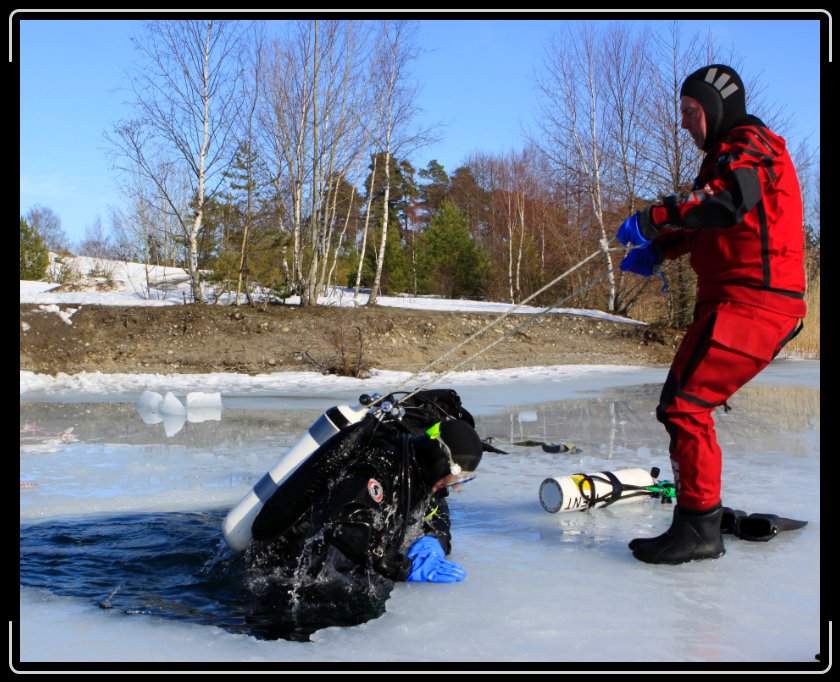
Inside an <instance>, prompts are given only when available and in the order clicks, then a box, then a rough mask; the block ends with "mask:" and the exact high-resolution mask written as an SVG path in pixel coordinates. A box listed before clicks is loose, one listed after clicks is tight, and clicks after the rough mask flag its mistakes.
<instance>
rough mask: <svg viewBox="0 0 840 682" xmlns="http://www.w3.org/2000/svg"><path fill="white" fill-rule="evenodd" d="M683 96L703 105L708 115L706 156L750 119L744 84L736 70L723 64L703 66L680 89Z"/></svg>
mask: <svg viewBox="0 0 840 682" xmlns="http://www.w3.org/2000/svg"><path fill="white" fill-rule="evenodd" d="M683 96H685V97H693V98H694V99H696V100H697V101H698V102H700V106H702V107H703V111H704V113H705V114H706V139H705V140H704V141H703V151H706V152H708V151H709V150H710V149H711V148H712V147H714V146H715V145H716V144H717V143H718V141H719V140H720V139H721V138H722V137H723V136H724V135H725V134H726V133H727V132H729V130H730V129H731V128H732V127H734V126H735V125H737V124H738V123H739V122H740V121H742V120H743V119H744V118H745V117H746V115H747V104H746V95H745V93H744V83H743V81H742V80H741V77H740V76H739V75H738V73H737V72H736V71H735V69H733V68H732V67H730V66H726V65H724V64H711V65H710V66H704V67H703V68H702V69H698V70H697V71H695V72H694V73H692V74H691V75H690V76H688V77H687V78H686V79H685V81H684V82H683V84H682V88H680V97H683Z"/></svg>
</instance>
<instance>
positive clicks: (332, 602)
mask: <svg viewBox="0 0 840 682" xmlns="http://www.w3.org/2000/svg"><path fill="white" fill-rule="evenodd" d="M224 514H225V512H190V513H165V514H130V515H119V516H110V517H96V518H94V519H91V518H90V517H87V518H84V519H74V520H63V521H49V522H44V523H37V524H29V525H21V527H20V584H21V585H24V586H27V587H34V588H41V589H45V590H49V591H50V592H53V593H55V594H58V595H62V596H70V597H78V598H82V599H87V600H90V602H92V603H94V604H97V605H98V606H99V607H100V608H103V609H119V610H120V611H123V612H124V613H126V614H130V615H134V616H140V615H141V614H147V615H153V616H159V617H164V618H172V619H176V620H182V621H189V622H192V623H199V624H202V625H212V626H216V627H220V628H224V629H225V630H227V631H230V632H236V633H245V634H248V635H251V636H254V637H257V638H259V639H287V640H293V641H307V640H308V639H309V637H310V635H311V634H312V633H313V632H315V631H317V630H320V629H322V628H325V627H330V626H350V625H357V624H359V623H363V622H365V621H368V620H370V619H372V618H376V617H378V616H380V615H382V613H384V612H385V601H386V600H387V598H388V595H389V594H390V590H391V588H392V587H393V583H391V582H390V581H387V580H384V579H378V577H367V578H366V579H365V581H364V583H363V584H361V583H360V582H359V580H358V579H350V578H347V577H346V576H342V577H341V579H339V580H324V579H323V576H322V578H321V579H320V580H318V581H317V582H308V581H306V580H303V579H301V577H300V576H299V575H295V574H294V571H292V572H291V573H290V572H289V571H283V570H278V569H277V567H276V566H273V565H271V562H270V561H267V560H266V555H265V554H263V555H262V556H261V557H255V556H254V555H252V554H251V553H250V552H248V553H242V554H235V553H234V552H232V551H231V550H230V549H228V548H227V547H226V546H225V545H224V543H223V542H222V541H221V540H220V539H219V537H220V536H219V529H220V527H221V523H222V520H223V519H224ZM269 556H270V555H269Z"/></svg>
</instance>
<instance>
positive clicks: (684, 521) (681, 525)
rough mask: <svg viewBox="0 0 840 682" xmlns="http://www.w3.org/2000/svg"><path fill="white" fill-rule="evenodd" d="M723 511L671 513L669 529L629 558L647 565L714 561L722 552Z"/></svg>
mask: <svg viewBox="0 0 840 682" xmlns="http://www.w3.org/2000/svg"><path fill="white" fill-rule="evenodd" d="M722 516H723V507H722V506H721V504H720V503H718V504H716V505H715V506H714V507H712V508H711V509H706V510H704V511H700V512H693V511H689V510H687V509H682V508H681V507H680V506H679V505H677V507H676V508H675V509H674V520H673V522H672V523H671V527H670V528H669V529H668V530H667V531H666V532H665V533H664V534H663V535H661V536H659V537H658V538H655V539H653V540H651V541H650V542H643V543H639V544H637V545H636V546H635V547H634V548H633V556H634V557H636V558H637V559H638V560H639V561H644V562H645V563H648V564H683V563H685V562H687V561H696V560H698V559H715V558H717V557H719V556H723V554H724V552H725V551H726V550H725V549H724V547H723V539H722V538H721V534H720V522H721V517H722Z"/></svg>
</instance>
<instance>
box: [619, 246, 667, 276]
mask: <svg viewBox="0 0 840 682" xmlns="http://www.w3.org/2000/svg"><path fill="white" fill-rule="evenodd" d="M661 262H662V255H661V254H660V253H659V251H658V250H657V249H656V248H654V246H653V243H651V242H648V244H647V245H646V246H640V247H638V248H635V249H632V250H631V251H630V252H629V253H628V254H627V255H626V256H624V260H623V261H621V265H620V267H621V269H622V270H623V271H624V272H633V273H635V274H637V275H641V276H642V277H650V276H651V275H652V274H653V272H654V270H655V269H656V267H657V266H658V265H659V264H660V263H661Z"/></svg>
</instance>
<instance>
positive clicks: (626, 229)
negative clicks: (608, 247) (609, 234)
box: [615, 213, 650, 246]
mask: <svg viewBox="0 0 840 682" xmlns="http://www.w3.org/2000/svg"><path fill="white" fill-rule="evenodd" d="M615 238H616V239H617V240H618V241H619V242H621V243H622V244H623V245H624V246H627V245H628V244H632V245H633V246H647V245H648V244H650V239H648V238H646V237H645V236H644V235H643V234H642V231H641V228H640V227H639V214H638V213H634V214H633V215H631V216H630V217H629V218H628V219H627V220H625V221H624V222H623V223H621V227H619V228H618V232H616V234H615Z"/></svg>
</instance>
